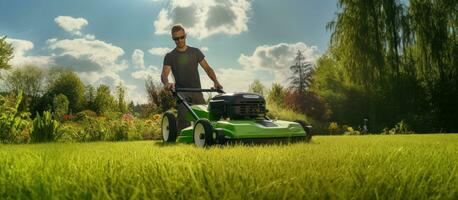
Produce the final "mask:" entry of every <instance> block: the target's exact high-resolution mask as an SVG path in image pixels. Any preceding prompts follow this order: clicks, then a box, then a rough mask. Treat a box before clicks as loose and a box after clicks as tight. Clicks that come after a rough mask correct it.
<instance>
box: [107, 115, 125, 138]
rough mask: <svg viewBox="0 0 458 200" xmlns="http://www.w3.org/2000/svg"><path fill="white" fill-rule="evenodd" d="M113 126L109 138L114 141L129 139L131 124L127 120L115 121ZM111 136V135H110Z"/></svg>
mask: <svg viewBox="0 0 458 200" xmlns="http://www.w3.org/2000/svg"><path fill="white" fill-rule="evenodd" d="M112 124H113V125H112V126H111V129H110V131H111V135H109V136H108V137H109V138H107V139H109V140H114V141H121V140H128V139H129V138H128V136H129V130H130V126H129V123H128V122H125V121H119V120H118V121H114V122H113V123H112ZM110 136H111V137H110Z"/></svg>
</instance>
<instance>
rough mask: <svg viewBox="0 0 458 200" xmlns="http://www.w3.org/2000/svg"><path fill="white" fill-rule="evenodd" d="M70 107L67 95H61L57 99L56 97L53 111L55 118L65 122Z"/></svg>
mask: <svg viewBox="0 0 458 200" xmlns="http://www.w3.org/2000/svg"><path fill="white" fill-rule="evenodd" d="M68 105H69V102H68V99H67V97H66V96H65V95H63V94H59V95H57V96H56V97H54V100H53V108H54V109H53V110H54V116H55V118H57V119H59V120H63V119H64V115H65V114H67V113H68Z"/></svg>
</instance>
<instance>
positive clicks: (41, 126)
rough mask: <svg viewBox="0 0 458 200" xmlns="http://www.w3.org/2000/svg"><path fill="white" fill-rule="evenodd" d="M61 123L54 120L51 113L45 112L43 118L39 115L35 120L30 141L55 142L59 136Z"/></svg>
mask: <svg viewBox="0 0 458 200" xmlns="http://www.w3.org/2000/svg"><path fill="white" fill-rule="evenodd" d="M58 128H59V122H57V121H56V120H53V119H52V117H51V113H50V112H49V111H45V112H43V116H40V114H38V113H37V116H36V117H35V119H34V120H33V126H32V132H31V134H30V139H31V141H32V142H50V141H55V140H56V139H57V138H58V137H59V135H58Z"/></svg>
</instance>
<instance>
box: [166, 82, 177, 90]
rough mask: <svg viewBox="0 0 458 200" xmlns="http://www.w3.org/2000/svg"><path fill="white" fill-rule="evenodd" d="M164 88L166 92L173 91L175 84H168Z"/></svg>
mask: <svg viewBox="0 0 458 200" xmlns="http://www.w3.org/2000/svg"><path fill="white" fill-rule="evenodd" d="M164 88H165V89H166V90H172V89H174V88H175V83H166V84H165V85H164Z"/></svg>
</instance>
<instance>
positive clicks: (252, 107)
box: [208, 93, 267, 120]
mask: <svg viewBox="0 0 458 200" xmlns="http://www.w3.org/2000/svg"><path fill="white" fill-rule="evenodd" d="M208 110H209V115H210V118H212V119H214V120H219V119H221V117H222V118H230V119H255V118H259V117H264V116H265V115H266V113H267V110H266V101H265V99H264V97H262V96H261V95H259V94H255V93H231V94H222V95H218V96H215V97H213V98H212V99H211V100H210V103H209V106H208Z"/></svg>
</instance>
